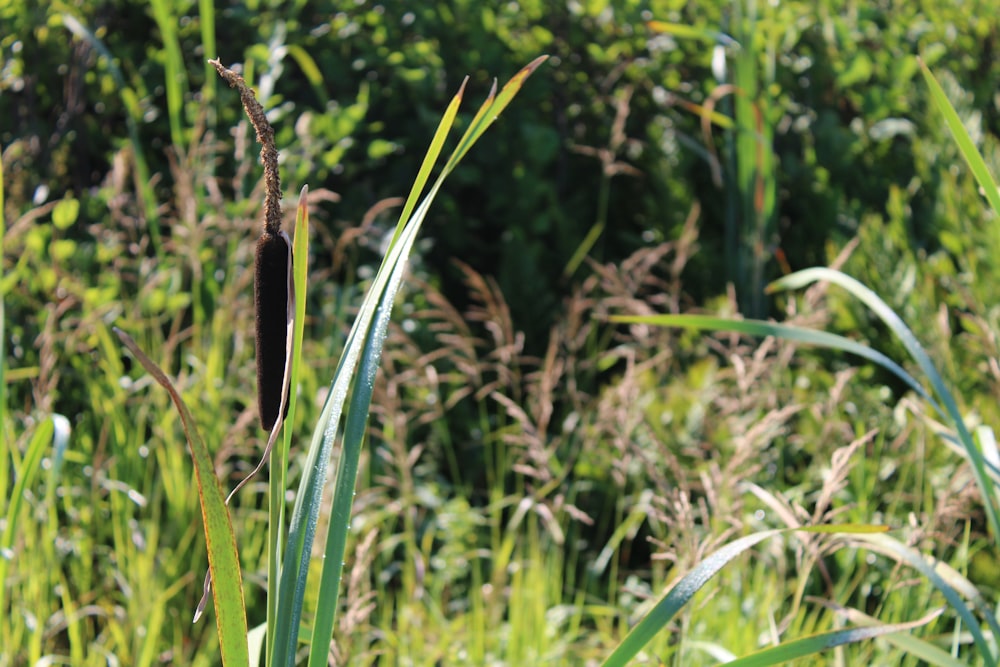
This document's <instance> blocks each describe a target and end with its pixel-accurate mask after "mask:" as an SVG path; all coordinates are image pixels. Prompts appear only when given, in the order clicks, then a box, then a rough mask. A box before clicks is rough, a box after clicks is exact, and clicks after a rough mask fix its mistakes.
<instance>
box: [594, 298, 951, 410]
mask: <svg viewBox="0 0 1000 667" xmlns="http://www.w3.org/2000/svg"><path fill="white" fill-rule="evenodd" d="M610 321H612V322H618V323H621V324H649V325H653V326H663V327H682V328H685V329H701V330H705V331H736V332H739V333H745V334H750V335H752V336H775V337H776V338H783V339H785V340H790V341H795V342H797V343H807V344H809V345H816V346H818V347H827V348H831V349H835V350H843V351H844V352H850V353H851V354H855V355H857V356H859V357H862V358H864V359H867V360H869V361H872V362H874V363H876V364H878V365H879V366H882V367H883V368H885V369H886V370H888V371H889V372H891V373H892V374H893V375H895V376H896V377H898V378H899V379H900V380H902V381H903V382H905V383H906V385H907V386H908V387H910V388H911V389H912V390H913V391H915V392H916V393H917V394H919V395H920V396H921V397H922V398H923V399H924V400H926V401H928V402H929V403H930V404H931V405H932V406H933V407H934V409H935V410H937V412H938V414H940V415H941V416H944V414H945V413H944V411H943V410H942V409H941V407H940V406H939V405H938V404H937V401H935V400H934V398H933V397H932V396H931V395H930V394H929V393H928V392H927V390H926V389H924V387H923V386H922V385H921V384H920V383H919V382H917V381H916V380H915V379H914V378H913V376H912V375H910V374H909V373H907V372H906V371H905V370H904V369H903V368H902V366H900V365H899V364H897V363H896V362H895V361H893V360H892V359H890V358H889V357H887V356H886V355H884V354H882V353H881V352H879V351H878V350H875V349H872V348H870V347H868V346H866V345H862V344H861V343H858V342H857V341H853V340H851V339H850V338H845V337H844V336H838V335H837V334H832V333H829V332H826V331H816V330H814V329H804V328H802V327H792V326H788V325H786V324H778V323H776V322H765V321H763V320H732V319H727V318H724V317H711V316H708V315H614V316H612V317H611V318H610Z"/></svg>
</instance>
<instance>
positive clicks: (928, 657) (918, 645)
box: [815, 600, 968, 667]
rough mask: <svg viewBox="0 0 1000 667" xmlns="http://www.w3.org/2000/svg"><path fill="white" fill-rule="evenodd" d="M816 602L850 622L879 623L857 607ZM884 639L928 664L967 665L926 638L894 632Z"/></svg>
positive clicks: (962, 666)
mask: <svg viewBox="0 0 1000 667" xmlns="http://www.w3.org/2000/svg"><path fill="white" fill-rule="evenodd" d="M815 601H816V602H817V603H818V604H820V605H822V606H824V607H826V608H828V609H832V610H833V611H836V612H837V613H839V614H841V615H843V616H844V617H846V618H847V620H849V621H850V622H851V623H854V624H855V625H865V626H874V625H879V620H878V619H877V618H875V617H873V616H869V615H868V614H865V613H863V612H861V611H858V610H857V609H850V608H847V607H841V606H840V605H838V604H834V603H831V602H829V601H826V600H815ZM885 641H886V642H888V643H890V644H892V645H893V646H895V647H896V648H898V649H900V650H903V651H906V652H907V653H908V654H910V655H912V656H913V657H914V658H918V659H920V660H923V661H924V662H926V663H927V664H928V665H935V667H968V662H967V661H962V660H959V659H958V658H955V657H953V656H952V655H951V654H950V653H948V652H947V651H944V650H942V649H940V648H938V647H937V646H935V645H934V644H932V643H930V642H929V641H927V640H924V639H921V638H919V637H914V636H913V635H909V634H903V635H900V634H895V635H888V636H886V638H885Z"/></svg>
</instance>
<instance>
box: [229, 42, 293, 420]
mask: <svg viewBox="0 0 1000 667" xmlns="http://www.w3.org/2000/svg"><path fill="white" fill-rule="evenodd" d="M209 62H210V63H211V64H212V65H213V66H214V67H215V68H216V70H218V72H219V74H220V75H221V76H222V78H224V79H225V80H226V81H228V82H229V85H230V86H233V87H234V88H236V89H237V90H238V91H239V93H240V99H241V100H242V102H243V108H244V109H245V110H246V112H247V116H248V117H249V118H250V124H251V125H253V128H254V130H255V131H256V133H257V141H258V142H260V146H261V150H260V161H261V162H262V163H263V164H264V231H263V232H261V235H260V238H259V239H258V240H257V256H256V260H255V263H254V281H253V288H254V289H253V291H254V305H255V307H256V309H257V315H256V339H257V350H256V354H257V409H258V411H259V414H260V425H261V428H263V429H264V430H265V431H270V430H271V428H272V427H273V426H274V423H275V422H276V421H277V420H278V411H279V410H281V399H282V396H283V394H284V393H285V361H286V358H287V345H288V319H289V317H288V301H289V295H290V294H291V289H290V285H291V281H290V280H289V276H290V275H291V271H292V266H291V264H292V254H291V243H290V242H289V240H288V236H287V235H286V234H285V233H284V232H282V231H281V205H280V204H279V203H278V200H280V199H281V183H280V180H279V178H278V150H277V148H275V145H274V128H272V127H271V124H270V123H268V122H267V116H265V115H264V108H263V107H262V106H261V105H260V102H258V101H257V98H256V97H255V96H254V94H253V91H252V90H250V87H249V86H247V84H246V81H244V80H243V77H241V76H240V75H239V74H237V73H236V72H233V71H232V70H230V69H227V68H226V67H223V66H222V63H220V62H219V61H218V60H210V61H209ZM287 414H288V404H287V403H286V404H285V414H283V415H282V416H281V417H282V419H284V418H285V416H286V415H287Z"/></svg>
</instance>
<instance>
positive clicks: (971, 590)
mask: <svg viewBox="0 0 1000 667" xmlns="http://www.w3.org/2000/svg"><path fill="white" fill-rule="evenodd" d="M855 541H856V542H858V543H859V544H860V545H861V546H864V547H865V548H867V549H871V550H872V551H876V552H878V553H881V554H883V555H885V556H888V557H889V558H892V559H894V560H896V561H897V562H900V563H905V564H907V565H909V566H910V567H912V568H914V569H915V570H917V571H918V572H920V574H922V575H924V576H925V577H927V580H928V581H930V582H931V584H933V585H934V587H935V588H937V589H938V590H939V591H941V594H942V595H944V597H945V599H946V600H947V601H948V604H949V605H951V607H952V609H954V610H955V613H956V614H958V616H959V618H961V619H962V622H963V623H964V624H965V625H966V626H967V628H968V630H969V632H970V633H971V634H972V638H973V641H974V642H975V644H976V648H977V649H978V650H979V653H980V655H982V657H983V663H984V664H987V665H996V664H998V659H1000V656H997V655H995V654H994V653H993V649H992V648H991V647H990V642H989V641H988V640H987V638H986V636H985V634H984V633H983V631H982V629H981V627H980V624H979V622H978V621H977V620H976V617H975V615H973V613H972V609H970V608H969V606H968V605H967V604H966V603H965V600H963V599H962V596H964V597H965V598H967V599H968V600H970V601H971V602H972V604H973V606H974V607H976V608H977V609H979V612H980V615H982V617H983V618H984V619H985V620H986V624H987V625H988V626H989V629H990V633H991V635H992V636H993V638H994V641H996V639H997V638H1000V623H998V622H997V618H996V616H995V612H994V611H993V609H992V608H991V606H990V604H989V603H988V602H987V601H986V600H985V599H983V596H982V595H981V594H980V593H979V591H978V590H977V589H976V587H975V586H974V585H973V584H972V582H970V581H969V580H968V579H966V578H965V577H963V576H962V575H961V574H960V573H959V572H958V571H956V570H955V569H954V568H952V567H950V566H949V565H948V564H946V563H942V562H940V561H936V560H931V559H930V558H929V557H928V556H924V555H923V554H921V553H920V552H918V551H915V550H914V549H911V548H910V547H908V546H906V545H905V544H903V543H902V542H900V541H899V540H897V539H895V538H893V537H891V536H889V535H859V536H858V537H857V538H855Z"/></svg>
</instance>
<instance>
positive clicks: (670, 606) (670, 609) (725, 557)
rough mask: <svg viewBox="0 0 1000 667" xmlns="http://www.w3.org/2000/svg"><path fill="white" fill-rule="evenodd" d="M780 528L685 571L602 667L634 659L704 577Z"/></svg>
mask: <svg viewBox="0 0 1000 667" xmlns="http://www.w3.org/2000/svg"><path fill="white" fill-rule="evenodd" d="M782 532H785V531H784V530H766V531H763V532H760V533H754V534H753V535H747V536H746V537H741V538H739V539H738V540H735V541H733V542H730V543H729V544H727V545H726V546H724V547H722V548H721V549H719V550H718V551H715V552H713V553H712V554H710V555H709V556H708V557H706V558H705V560H703V561H701V562H700V563H698V565H697V566H696V567H695V568H694V569H693V570H691V571H690V572H688V573H687V574H686V575H685V576H684V577H683V578H681V580H680V581H678V582H677V583H676V584H674V586H673V587H672V588H671V589H670V591H669V592H668V593H667V594H666V595H665V596H664V597H663V599H662V600H660V601H659V602H658V603H656V606H655V607H653V609H652V610H651V611H650V612H649V613H648V614H646V616H645V617H644V618H643V619H642V620H641V621H639V623H638V624H637V625H636V626H635V627H634V628H632V630H631V632H629V633H628V635H627V636H626V637H625V639H624V640H623V641H622V643H621V644H619V645H618V648H616V649H615V650H614V652H613V653H612V654H611V655H610V656H608V658H607V659H606V660H605V661H604V663H603V664H604V665H605V666H606V667H613V666H623V665H625V664H626V663H627V662H628V661H629V660H631V659H632V658H634V657H635V656H636V654H637V653H639V651H640V650H642V647H644V646H645V645H646V644H648V643H649V641H650V640H651V639H652V638H653V637H654V636H655V635H656V633H658V632H659V631H660V630H662V629H663V628H664V627H665V626H666V625H667V623H668V622H669V621H670V619H671V618H673V617H674V616H675V615H676V614H677V612H679V611H680V610H681V608H682V607H683V606H684V605H685V604H687V603H688V601H689V600H690V599H691V598H692V597H694V594H695V593H697V592H698V591H699V590H700V589H701V587H702V586H704V585H705V584H707V583H708V580H709V579H711V578H712V577H714V576H715V575H716V574H717V573H718V572H719V570H721V569H722V568H723V567H724V566H725V565H726V564H727V563H729V562H730V561H731V560H733V559H734V558H736V557H737V556H739V555H740V554H741V553H743V552H745V551H747V550H748V549H750V548H751V547H753V546H755V545H757V544H759V543H761V542H763V541H764V540H766V539H768V538H770V537H774V536H775V535H780V534H781V533H782Z"/></svg>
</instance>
